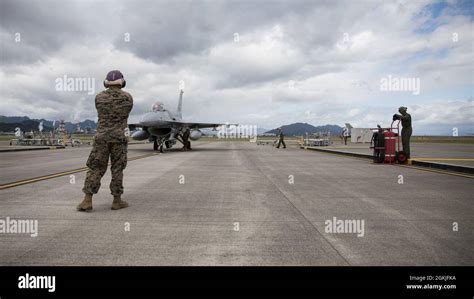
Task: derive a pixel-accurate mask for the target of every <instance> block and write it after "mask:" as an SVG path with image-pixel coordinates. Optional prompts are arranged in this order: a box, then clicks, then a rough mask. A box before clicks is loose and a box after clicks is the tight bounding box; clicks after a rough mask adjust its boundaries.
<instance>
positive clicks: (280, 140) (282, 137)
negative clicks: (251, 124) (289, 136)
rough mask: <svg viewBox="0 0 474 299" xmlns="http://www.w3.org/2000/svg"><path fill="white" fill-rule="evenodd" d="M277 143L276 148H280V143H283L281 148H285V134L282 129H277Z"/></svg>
mask: <svg viewBox="0 0 474 299" xmlns="http://www.w3.org/2000/svg"><path fill="white" fill-rule="evenodd" d="M277 135H278V145H277V147H276V148H280V145H282V144H283V148H286V143H285V135H283V131H282V129H281V128H280V129H278V133H277Z"/></svg>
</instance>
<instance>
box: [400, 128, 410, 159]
mask: <svg viewBox="0 0 474 299" xmlns="http://www.w3.org/2000/svg"><path fill="white" fill-rule="evenodd" d="M411 133H412V129H411V128H408V129H405V128H403V129H402V146H403V151H404V152H405V155H406V156H407V158H410V137H411Z"/></svg>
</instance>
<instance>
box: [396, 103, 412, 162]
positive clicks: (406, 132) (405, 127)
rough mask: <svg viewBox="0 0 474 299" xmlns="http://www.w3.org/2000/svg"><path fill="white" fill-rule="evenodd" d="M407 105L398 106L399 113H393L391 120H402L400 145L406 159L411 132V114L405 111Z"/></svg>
mask: <svg viewBox="0 0 474 299" xmlns="http://www.w3.org/2000/svg"><path fill="white" fill-rule="evenodd" d="M407 109H408V108H407V107H403V106H402V107H400V108H398V112H400V114H395V115H394V116H393V120H396V119H399V120H400V121H401V122H402V146H403V151H404V152H405V155H406V157H407V159H409V158H410V138H411V134H412V133H413V129H412V127H411V115H410V114H408V113H407Z"/></svg>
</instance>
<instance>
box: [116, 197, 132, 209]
mask: <svg viewBox="0 0 474 299" xmlns="http://www.w3.org/2000/svg"><path fill="white" fill-rule="evenodd" d="M126 207H128V203H127V202H126V201H124V200H122V199H121V198H120V195H118V196H114V201H113V203H112V210H120V209H124V208H126Z"/></svg>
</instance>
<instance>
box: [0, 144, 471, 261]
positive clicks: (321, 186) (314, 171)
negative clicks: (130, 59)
mask: <svg viewBox="0 0 474 299" xmlns="http://www.w3.org/2000/svg"><path fill="white" fill-rule="evenodd" d="M193 146H194V150H193V151H190V152H180V151H172V152H167V153H165V154H158V155H152V156H148V157H144V158H141V159H136V160H133V161H130V162H129V163H128V166H127V168H126V170H125V173H124V181H125V194H124V196H123V198H124V199H125V200H127V201H128V202H129V203H130V207H129V208H127V209H123V210H119V211H112V210H110V205H111V201H112V198H111V195H110V194H109V193H110V192H109V190H108V183H109V182H110V171H108V172H107V173H106V175H105V176H104V178H103V183H102V188H101V190H100V192H99V193H98V194H97V195H96V196H94V210H93V211H92V212H90V213H81V212H77V211H76V210H75V207H76V205H77V204H78V203H79V202H80V201H81V199H82V196H83V194H82V192H81V189H82V184H83V182H84V177H85V172H78V173H75V174H74V175H73V177H71V176H69V175H66V176H61V177H56V178H53V179H47V180H43V181H39V182H35V183H31V184H26V185H22V186H17V187H13V188H9V189H5V190H1V191H0V220H2V219H3V220H5V219H6V218H7V217H10V218H11V219H31V220H38V236H37V237H31V236H30V235H29V234H10V233H0V244H1V245H0V265H3V266H5V265H308V266H309V265H311V266H312V265H471V266H472V265H474V249H473V247H472V244H473V241H474V233H473V232H474V216H473V215H474V204H473V203H472V194H474V184H473V181H472V179H469V178H463V177H456V176H451V175H446V174H443V173H434V172H428V171H422V170H418V169H413V168H409V167H399V166H393V165H375V164H372V163H370V162H369V161H367V160H364V159H357V158H351V157H345V156H337V155H332V154H326V153H319V152H314V151H305V150H301V149H297V148H287V149H279V150H278V149H275V148H273V147H270V146H257V145H256V144H255V143H249V142H202V143H195V144H194V143H193ZM150 148H151V145H150V144H146V145H131V146H130V147H129V157H139V156H144V155H146V154H149V153H151V150H150ZM89 151H90V147H89V148H86V147H83V148H78V149H62V150H51V151H33V152H18V153H2V154H1V156H0V157H1V163H0V169H1V182H2V184H4V183H7V182H12V181H17V180H22V179H27V178H31V177H37V176H41V175H46V174H51V173H54V172H58V171H66V170H68V169H71V168H78V167H83V166H84V165H85V161H86V159H87V156H88V154H89ZM401 179H402V180H403V184H400V182H401V181H400V180H401ZM334 217H336V219H339V220H358V221H362V220H363V221H364V231H363V236H360V237H358V236H357V234H355V233H348V232H347V231H346V232H345V233H330V232H327V227H328V225H327V222H326V221H328V220H333V219H334ZM359 223H361V222H359Z"/></svg>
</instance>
